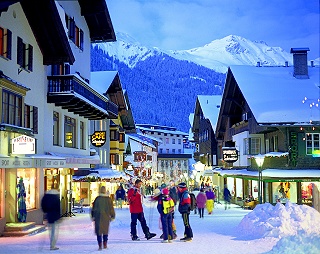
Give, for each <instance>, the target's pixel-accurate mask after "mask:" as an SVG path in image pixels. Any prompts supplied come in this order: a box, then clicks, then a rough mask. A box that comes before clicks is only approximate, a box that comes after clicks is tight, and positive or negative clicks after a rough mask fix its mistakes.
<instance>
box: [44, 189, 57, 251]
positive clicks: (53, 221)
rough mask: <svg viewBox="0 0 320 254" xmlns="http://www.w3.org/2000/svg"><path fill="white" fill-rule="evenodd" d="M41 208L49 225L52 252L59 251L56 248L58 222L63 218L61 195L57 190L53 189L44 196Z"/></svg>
mask: <svg viewBox="0 0 320 254" xmlns="http://www.w3.org/2000/svg"><path fill="white" fill-rule="evenodd" d="M41 208H42V211H43V212H44V213H46V215H47V216H46V217H47V220H48V224H49V229H50V231H49V237H50V250H58V249H59V248H58V247H56V243H57V239H58V225H57V224H58V221H59V220H60V217H61V210H60V193H59V192H58V191H57V190H56V189H51V190H49V191H47V193H46V194H45V195H44V196H43V198H42V200H41Z"/></svg>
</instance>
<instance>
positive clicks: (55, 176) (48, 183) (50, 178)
mask: <svg viewBox="0 0 320 254" xmlns="http://www.w3.org/2000/svg"><path fill="white" fill-rule="evenodd" d="M59 173H60V172H59V169H57V168H52V169H46V170H45V186H44V188H45V190H51V189H57V190H58V189H59V188H60V174H59Z"/></svg>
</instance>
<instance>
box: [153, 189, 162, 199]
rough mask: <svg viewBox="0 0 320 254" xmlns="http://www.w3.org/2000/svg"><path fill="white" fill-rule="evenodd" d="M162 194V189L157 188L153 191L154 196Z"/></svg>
mask: <svg viewBox="0 0 320 254" xmlns="http://www.w3.org/2000/svg"><path fill="white" fill-rule="evenodd" d="M160 194H161V191H160V190H159V189H158V188H157V189H155V190H154V191H153V196H155V197H156V196H159V195H160Z"/></svg>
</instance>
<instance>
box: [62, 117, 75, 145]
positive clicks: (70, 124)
mask: <svg viewBox="0 0 320 254" xmlns="http://www.w3.org/2000/svg"><path fill="white" fill-rule="evenodd" d="M64 146H65V147H72V148H75V147H76V119H74V118H71V117H69V116H65V117H64Z"/></svg>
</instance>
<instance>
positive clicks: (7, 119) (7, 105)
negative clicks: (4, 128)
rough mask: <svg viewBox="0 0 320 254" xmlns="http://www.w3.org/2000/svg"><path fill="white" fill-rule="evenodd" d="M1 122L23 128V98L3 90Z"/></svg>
mask: <svg viewBox="0 0 320 254" xmlns="http://www.w3.org/2000/svg"><path fill="white" fill-rule="evenodd" d="M1 122H2V123H6V124H12V125H16V126H20V127H22V96H20V95H17V94H15V93H12V92H9V91H6V90H2V120H1Z"/></svg>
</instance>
